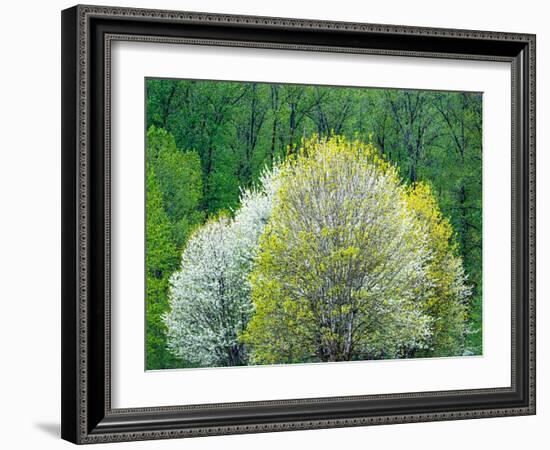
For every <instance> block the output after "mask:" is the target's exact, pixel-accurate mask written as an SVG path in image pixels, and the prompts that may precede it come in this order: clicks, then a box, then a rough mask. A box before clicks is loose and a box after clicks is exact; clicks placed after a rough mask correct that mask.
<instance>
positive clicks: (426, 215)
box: [407, 183, 471, 356]
mask: <svg viewBox="0 0 550 450" xmlns="http://www.w3.org/2000/svg"><path fill="white" fill-rule="evenodd" d="M407 204H408V207H409V209H410V210H411V211H412V212H413V213H414V215H415V218H416V220H417V221H418V224H419V226H420V227H421V229H422V231H423V232H424V233H425V234H426V237H427V242H426V244H427V247H428V249H429V253H430V256H429V258H428V261H427V277H428V280H429V284H430V286H431V289H430V290H429V291H428V295H427V296H426V298H425V312H426V313H427V314H428V315H429V316H430V317H432V318H433V321H432V335H431V339H430V345H429V350H428V351H427V352H425V354H426V355H429V356H456V355H460V354H461V353H462V350H463V349H464V345H465V341H464V339H465V337H466V332H467V330H466V320H467V314H468V310H467V300H468V297H469V296H470V294H471V288H470V287H469V286H468V285H467V283H466V276H465V273H464V268H463V267H462V259H461V258H460V257H459V256H458V249H457V245H456V242H454V241H453V229H452V227H451V224H450V223H449V221H448V219H446V218H445V217H443V215H442V213H441V210H440V209H439V206H438V205H437V202H436V199H435V197H434V195H433V193H432V190H431V188H430V186H428V185H427V184H425V183H416V184H414V185H413V186H411V187H410V188H409V189H408V190H407Z"/></svg>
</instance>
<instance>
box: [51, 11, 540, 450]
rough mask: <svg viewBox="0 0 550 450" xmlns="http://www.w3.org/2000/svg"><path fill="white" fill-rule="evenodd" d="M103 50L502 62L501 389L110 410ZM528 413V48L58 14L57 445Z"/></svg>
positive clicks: (361, 30) (225, 21) (483, 39)
mask: <svg viewBox="0 0 550 450" xmlns="http://www.w3.org/2000/svg"><path fill="white" fill-rule="evenodd" d="M115 40H127V41H144V42H158V43H178V42H186V43H195V44H206V45H221V46H242V47H255V48H264V49H266V51H269V50H268V49H271V48H276V49H291V50H303V51H325V52H345V53H362V54H380V55H397V56H414V57H430V58H450V59H459V60H460V59H462V60H465V59H473V60H483V61H505V62H509V63H511V67H512V92H511V96H512V97H511V99H512V118H511V131H512V133H511V135H512V142H511V145H512V173H511V180H512V192H511V194H510V195H511V197H512V210H511V221H512V222H511V223H512V261H511V267H512V286H511V297H512V314H511V317H512V324H511V325H512V340H511V352H512V355H511V361H512V373H511V380H512V383H511V386H510V387H506V388H496V387H495V388H488V389H474V390H456V391H445V392H443V391H434V392H422V393H410V394H406V393H405V394H387V395H365V396H354V397H327V398H314V399H289V400H277V401H257V402H246V403H225V404H222V403H220V404H213V405H192V406H173V407H150V408H137V409H113V408H112V407H111V384H110V380H111V354H110V331H111V330H110V327H111V323H110V307H111V305H110V301H111V298H110V211H111V210H110V181H111V180H110V176H111V173H110V131H111V130H110V115H109V113H110V94H111V92H110V48H111V47H110V46H111V43H112V42H113V41H115ZM528 414H535V36H534V35H530V34H513V33H500V32H485V31H467V30H449V29H433V28H417V27H404V26H393V25H372V24H360V23H343V22H327V21H310V20H298V19H278V18H268V17H250V16H228V15H215V14H202V13H189V12H177V11H157V10H143V9H127V8H114V7H98V6H75V7H73V8H70V9H67V10H65V11H63V12H62V437H63V438H64V439H67V440H69V441H71V442H75V443H79V444H83V443H97V442H110V441H131V440H142V439H163V438H175V437H191V436H206V435H218V434H233V433H235V434H236V433H251V432H268V431H283V430H299V429H313V428H328V427H346V426H359V425H374V424H389V423H403V422H421V421H437V420H451V419H468V418H481V417H497V416H512V415H528Z"/></svg>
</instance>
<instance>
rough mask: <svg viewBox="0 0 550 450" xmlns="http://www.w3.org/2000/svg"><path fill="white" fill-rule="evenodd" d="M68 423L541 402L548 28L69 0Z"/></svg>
mask: <svg viewBox="0 0 550 450" xmlns="http://www.w3.org/2000/svg"><path fill="white" fill-rule="evenodd" d="M62 110H63V112H62V227H63V229H62V234H63V239H62V258H63V262H62V437H63V438H64V439H67V440H69V441H71V442H74V443H79V444H83V443H98V442H111V441H132V440H142V439H166V438H176V437H193V436H207V435H218V434H232V433H253V432H268V431H284V430H299V429H312V428H328V427H347V426H362V425H376V424H391V423H403V422H421V421H437V420H453V419H471V418H484V417H497V416H512V415H528V414H534V413H535V36H534V35H531V34H514V33H506V32H486V31H469V30H450V29H433V28H417V27H405V26H394V25H374V24H364V23H344V22H329V21H313V20H302V19H300V20H299V19H281V18H271V17H251V16H231V15H216V14H203V13H191V12H179V11H158V10H144V9H129V8H112V7H99V6H75V7H73V8H70V9H67V10H64V11H63V12H62Z"/></svg>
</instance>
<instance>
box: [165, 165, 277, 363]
mask: <svg viewBox="0 0 550 450" xmlns="http://www.w3.org/2000/svg"><path fill="white" fill-rule="evenodd" d="M277 172H278V171H277V169H275V170H273V171H271V172H266V173H265V174H264V175H263V176H262V177H261V179H260V184H259V186H258V187H257V188H253V189H249V190H245V191H243V192H242V193H241V207H240V208H239V210H238V211H237V212H236V213H235V217H234V218H230V217H227V216H221V217H219V218H217V219H213V220H210V221H209V222H207V223H206V224H205V225H204V226H202V227H201V228H199V229H198V230H197V231H196V232H195V233H194V234H193V235H192V236H191V238H190V239H189V242H188V244H187V247H186V248H185V250H184V252H183V255H182V260H181V269H180V270H179V271H177V272H176V273H174V275H173V276H172V279H171V284H172V288H171V292H170V298H169V301H170V312H169V313H168V314H166V315H165V317H164V321H165V324H166V327H167V329H168V348H169V349H170V351H171V352H172V353H173V354H174V355H176V356H177V357H179V358H182V359H183V360H186V361H189V362H191V363H193V364H197V365H200V366H203V367H204V366H238V365H245V364H247V362H248V357H249V355H248V349H247V346H246V344H245V343H243V342H242V341H241V340H240V335H241V334H242V332H243V331H244V329H245V328H246V325H247V323H248V321H249V319H250V317H251V315H252V313H253V310H254V307H253V304H252V301H251V297H250V282H249V274H250V271H251V266H252V262H253V260H254V257H255V255H256V252H257V250H258V239H259V236H260V234H261V233H262V231H263V229H264V227H265V224H266V222H267V219H268V218H269V216H270V214H271V208H272V204H273V201H272V197H273V194H274V192H275V191H276V177H277Z"/></svg>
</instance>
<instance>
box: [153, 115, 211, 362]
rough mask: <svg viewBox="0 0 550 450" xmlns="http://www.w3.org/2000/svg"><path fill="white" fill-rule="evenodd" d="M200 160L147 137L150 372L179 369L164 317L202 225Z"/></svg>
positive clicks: (161, 137)
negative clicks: (173, 282) (184, 256)
mask: <svg viewBox="0 0 550 450" xmlns="http://www.w3.org/2000/svg"><path fill="white" fill-rule="evenodd" d="M201 195H202V186H201V172H200V161H199V158H198V156H197V155H196V153H194V152H181V151H180V150H178V149H177V148H176V145H175V142H174V138H173V137H172V136H171V135H170V134H169V133H168V132H166V131H165V130H163V129H157V128H156V127H154V126H152V127H151V128H150V129H149V131H148V132H147V159H146V196H147V198H146V317H147V339H146V341H147V342H146V346H147V362H146V365H147V368H148V369H161V368H169V367H177V366H179V365H180V364H181V362H178V361H177V360H176V359H175V358H174V356H173V355H172V354H170V353H169V352H168V350H167V348H166V327H165V325H164V323H163V322H162V315H163V314H164V313H165V312H166V311H167V310H168V290H169V287H170V285H169V279H170V276H171V275H172V273H173V272H174V270H176V268H177V267H178V263H179V259H180V254H181V250H182V248H183V246H184V244H185V242H186V240H187V237H188V236H189V233H190V232H191V231H192V230H193V228H194V227H195V226H196V225H198V224H199V223H201V221H202V216H203V215H202V213H201V212H200V211H199V210H198V205H199V202H200V199H201Z"/></svg>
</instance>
